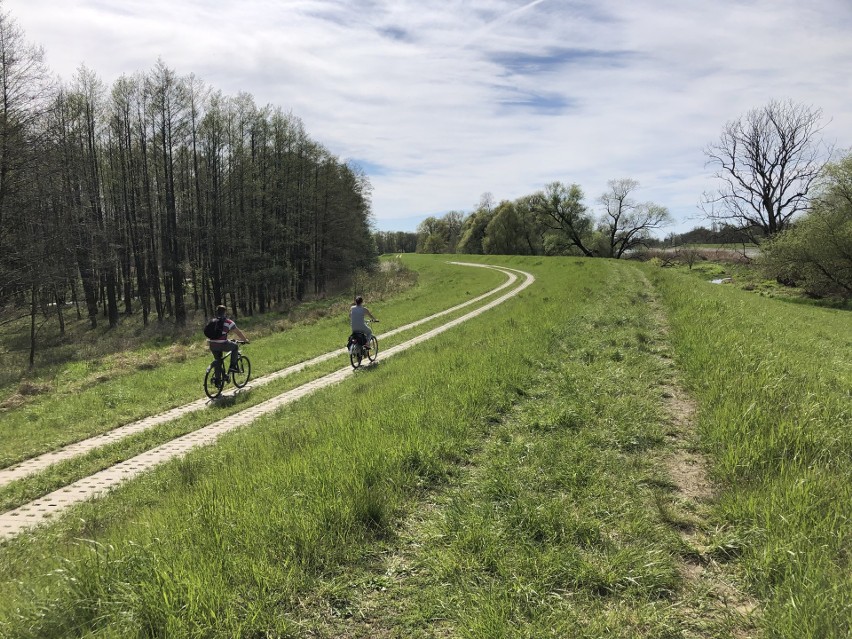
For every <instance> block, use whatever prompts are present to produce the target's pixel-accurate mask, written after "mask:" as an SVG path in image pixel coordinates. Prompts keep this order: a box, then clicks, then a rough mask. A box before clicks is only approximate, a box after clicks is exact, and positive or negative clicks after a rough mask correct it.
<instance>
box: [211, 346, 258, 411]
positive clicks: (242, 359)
mask: <svg viewBox="0 0 852 639" xmlns="http://www.w3.org/2000/svg"><path fill="white" fill-rule="evenodd" d="M247 343H248V342H244V341H237V344H241V345H242V344H247ZM217 355H219V357H214V359H213V361H212V362H210V365H209V366H208V367H207V372H206V373H205V374H204V394H205V395H207V397H209V398H210V399H216V398H217V397H219V396H220V395H221V394H222V389H223V388H225V384H227V383H228V382H233V384H234V386H236V387H237V388H242V387H243V386H245V385H246V384H248V381H249V378H251V361H249V358H248V357H246V356H245V355H243V354H242V353H241V352H240V351H232V352H230V353H228V354H227V355H223V354H222V353H217ZM234 356H236V358H237V362H236V367H237V368H238V369H239V371H236V372H229V369H230V366H229V367H228V368H225V357H230V358H231V359H230V362H231V364H233V361H234Z"/></svg>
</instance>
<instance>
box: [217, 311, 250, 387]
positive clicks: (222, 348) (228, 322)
mask: <svg viewBox="0 0 852 639" xmlns="http://www.w3.org/2000/svg"><path fill="white" fill-rule="evenodd" d="M227 310H228V309H227V308H225V307H224V306H222V305H221V304H220V305H219V306H217V307H216V317H217V318H218V320H219V324H220V326H221V327H222V334H221V335H220V336H219V337H218V338H216V339H208V340H207V345H208V346H209V347H210V352H211V353H213V356H214V357H215V358H216V361H217V362H219V366H220V370H221V366H222V360H223V358H224V355H222V353H230V354H231V365H230V367H229V369H228V372H229V373H235V372H236V373H238V372H239V370H240V369H239V368H237V353H239V350H240V345H239V344H237V343H236V342H235V341H233V340H230V339H228V333H230V332H231V331H233V332H234V334H235V335H236V336H237V337H239V338H240V339H241V340H242V341H244V342H246V343H248V338H247V337H246V336H245V335H244V334H243V332H242V331H241V330H240V329H239V328H237V324H236V322H234V320H232V319H230V318H229V317H227V316H226V315H225V312H226V311H227Z"/></svg>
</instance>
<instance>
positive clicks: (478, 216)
mask: <svg viewBox="0 0 852 639" xmlns="http://www.w3.org/2000/svg"><path fill="white" fill-rule="evenodd" d="M493 216H494V196H493V195H491V193H483V194H482V196H481V197H480V198H479V205H478V206H477V207H476V210H475V211H474V212H473V213H471V214H470V215H468V216H467V217H466V218H465V220H464V222H463V224H462V228H461V238H460V239H459V243H458V245H457V246H456V252H458V253H467V254H469V255H481V254H482V253H483V249H482V240H483V239H484V238H485V229H486V228H487V227H488V223H489V222H490V221H491V218H492V217H493Z"/></svg>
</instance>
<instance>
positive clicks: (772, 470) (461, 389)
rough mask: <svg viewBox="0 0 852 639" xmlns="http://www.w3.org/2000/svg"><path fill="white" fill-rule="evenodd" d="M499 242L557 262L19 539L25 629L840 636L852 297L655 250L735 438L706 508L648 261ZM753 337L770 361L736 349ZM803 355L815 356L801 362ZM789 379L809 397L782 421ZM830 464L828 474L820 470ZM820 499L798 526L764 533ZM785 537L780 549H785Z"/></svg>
mask: <svg viewBox="0 0 852 639" xmlns="http://www.w3.org/2000/svg"><path fill="white" fill-rule="evenodd" d="M427 262H428V260H423V262H421V263H422V264H425V263H427ZM499 263H505V264H507V265H517V266H518V267H519V268H527V269H529V270H532V271H534V272H535V273H536V276H537V277H538V281H537V283H536V285H534V286H533V287H532V288H530V289H528V290H527V291H525V292H524V293H522V295H521V296H520V298H519V299H517V300H512V301H509V302H507V303H506V304H504V305H503V306H501V307H498V308H497V309H494V310H493V311H491V312H489V313H488V314H487V315H485V316H482V317H480V318H477V319H475V320H472V321H471V322H468V323H467V324H465V325H463V326H461V327H458V328H457V329H454V330H453V331H451V332H449V333H447V334H445V336H442V337H441V338H440V339H439V341H438V343H437V344H435V345H432V344H430V345H429V346H424V347H421V348H417V349H415V350H413V351H409V352H406V353H403V354H401V355H399V356H397V357H395V358H393V359H389V360H387V361H383V362H381V365H380V366H378V367H375V368H373V369H371V370H369V372H366V371H365V374H361V375H357V376H353V379H352V380H350V381H347V382H345V383H344V384H342V385H340V386H338V387H335V388H332V389H327V390H324V391H321V392H319V393H317V394H316V395H314V396H312V397H310V398H307V399H305V400H303V401H300V402H298V403H297V404H294V405H292V406H290V407H288V408H286V409H284V410H282V411H279V412H278V413H277V414H275V415H271V416H267V417H265V418H262V419H261V420H259V422H258V423H257V424H256V425H255V426H254V427H253V428H251V429H246V430H245V431H242V432H239V433H234V434H232V435H230V436H228V437H226V438H225V439H224V441H223V442H222V443H221V445H219V446H217V447H215V448H211V449H208V450H203V451H198V452H196V453H193V454H192V455H190V456H189V457H187V458H186V459H184V460H180V461H175V462H173V463H170V464H168V465H166V466H165V467H163V468H161V469H159V470H158V471H156V472H154V473H152V474H151V475H150V476H149V477H148V478H146V479H144V480H142V481H136V482H133V483H131V484H128V485H127V486H125V487H123V488H121V489H120V490H118V491H116V493H115V494H114V495H113V496H111V497H110V498H109V499H103V500H99V501H97V502H95V503H93V504H89V505H86V506H84V507H81V508H79V509H78V510H77V511H76V513H77V517H76V518H75V520H74V521H68V522H65V524H64V525H63V526H61V527H56V528H55V529H53V530H52V531H47V532H44V533H42V534H41V535H39V536H36V537H33V538H32V539H18V540H15V541H13V542H11V543H7V544H5V545H4V546H3V547H2V550H0V582H3V583H5V584H6V585H4V586H2V590H0V601H2V602H4V603H3V604H0V619H2V620H3V623H4V626H2V628H3V630H4V632H6V633H7V634H9V636H13V637H25V636H38V637H52V636H74V635H82V634H86V633H89V634H88V635H87V636H93V637H94V636H100V637H110V636H116V637H118V636H122V637H124V636H156V635H165V636H222V637H232V636H265V635H264V633H267V632H268V633H269V636H279V635H280V636H304V635H306V634H308V633H309V632H310V633H313V634H314V635H319V636H336V635H340V634H342V633H346V634H348V635H349V636H364V637H366V636H376V635H379V636H381V635H385V636H398V637H411V636H434V635H436V634H442V633H445V634H449V635H455V636H469V637H494V636H506V637H511V636H518V637H522V636H544V635H551V634H553V635H555V636H587V637H613V636H623V637H635V636H648V637H651V636H654V637H661V636H671V637H679V636H690V633H691V636H706V637H720V636H734V634H735V633H737V632H742V631H747V630H748V629H749V628H750V625H751V624H752V623H757V624H760V625H761V626H763V627H764V628H766V629H767V630H769V633H768V634H770V635H772V636H789V637H793V636H797V637H799V636H814V637H816V636H843V635H832V634H825V633H823V634H819V633H820V630H821V629H823V628H829V629H834V630H836V629H838V628H839V629H841V630H842V628H843V627H844V626H843V623H844V622H845V623H846V624H848V611H849V607H848V605H849V604H848V602H849V591H850V588H849V582H848V577H846V576H845V574H843V572H842V561H843V557H845V554H844V553H845V550H844V548H845V547H844V543H846V542H845V540H844V539H843V537H842V535H840V534H838V533H839V532H842V531H843V530H848V524H845V520H844V519H843V517H845V516H846V514H848V513H847V512H846V511H845V510H844V509H845V508H847V506H846V504H849V503H850V502H849V499H848V487H849V477H848V474H844V473H848V471H845V470H843V469H842V468H840V467H841V465H842V464H841V463H840V462H841V461H842V460H843V459H846V460H848V457H849V442H848V436H846V435H845V434H843V433H842V431H840V430H838V428H837V427H836V426H835V425H834V424H832V423H828V422H831V420H834V421H838V422H841V423H840V424H839V425H841V426H842V421H843V420H844V419H845V420H847V422H848V417H849V415H848V410H849V408H848V400H849V395H848V393H849V390H848V389H849V383H848V382H849V369H848V362H849V361H850V358H849V355H850V353H849V349H850V346H849V343H848V338H847V339H846V341H845V343H844V344H843V345H842V346H841V347H840V348H838V347H836V346H835V348H834V349H833V350H832V353H829V352H828V351H829V350H831V349H828V348H827V347H826V346H825V344H824V342H825V341H827V340H826V339H825V337H826V335H830V336H831V337H832V338H833V339H835V341H836V339H837V336H838V335H841V337H842V336H843V330H844V328H845V329H846V330H847V333H846V335H848V320H846V317H845V316H844V315H842V314H839V313H831V312H828V311H815V310H814V309H804V308H798V307H792V306H787V305H783V304H781V303H779V302H775V301H771V300H765V299H761V298H758V297H753V298H746V297H740V296H741V295H743V294H741V293H738V292H736V291H730V289H721V288H713V287H710V286H709V285H708V286H706V287H701V286H700V285H699V286H698V287H696V285H695V283H694V282H693V281H691V280H687V279H685V278H683V277H679V276H677V275H673V274H667V273H663V272H654V271H652V270H651V269H647V272H648V273H649V274H650V275H651V276H652V277H653V278H654V280H655V282H656V284H657V286H658V287H659V290H661V291H662V292H663V294H664V299H665V302H666V304H667V305H668V306H669V307H670V308H671V309H672V314H671V323H672V332H671V337H672V340H673V342H674V344H675V346H676V353H677V359H678V361H679V362H681V363H682V365H683V366H684V367H685V372H686V376H687V379H688V382H689V383H690V385H691V387H693V388H694V389H695V393H696V395H697V397H698V399H699V402H700V407H699V413H698V415H699V425H700V433H701V436H702V442H704V444H705V445H706V446H707V450H708V451H709V452H710V453H711V455H712V456H713V458H714V459H715V460H718V463H717V465H716V466H714V468H715V469H716V473H717V476H718V478H719V480H720V488H721V489H722V491H721V493H720V494H721V500H720V502H719V505H718V507H717V508H716V509H715V510H708V509H707V504H701V503H697V504H696V503H687V502H686V501H684V500H682V499H680V498H679V497H678V494H677V491H676V486H675V485H674V484H673V483H672V482H671V480H670V479H669V478H668V476H667V474H666V471H665V465H664V459H665V458H666V456H667V455H668V454H669V453H670V452H671V449H672V448H673V447H675V446H682V445H683V444H684V442H675V441H672V440H673V438H674V434H675V432H676V429H675V428H673V426H672V423H671V419H670V418H669V417H668V416H667V415H666V413H665V410H664V405H665V397H666V395H667V393H666V391H665V389H666V388H667V387H668V386H669V385H671V384H673V383H675V382H676V381H677V374H676V372H675V371H674V370H673V369H672V367H671V365H670V361H671V360H669V359H668V356H669V354H670V353H669V347H668V343H667V337H666V335H665V334H662V333H661V332H660V330H659V309H658V308H657V307H656V305H655V304H654V303H652V302H653V300H654V290H653V289H652V288H651V287H650V286H649V284H648V281H647V279H646V278H645V277H644V276H643V274H642V271H640V270H639V269H637V268H636V267H635V266H633V265H630V264H621V263H613V262H609V261H604V260H591V261H586V260H573V259H568V260H562V259H552V260H531V259H518V258H515V259H511V258H504V259H501V260H499ZM767 313H769V314H773V313H774V314H776V315H778V316H782V315H784V316H786V317H787V318H788V319H787V323H786V324H785V323H784V321H783V320H777V321H778V323H779V324H780V326H778V327H776V328H777V329H778V330H777V331H776V332H775V333H774V334H773V335H772V336H771V338H770V339H765V340H764V339H763V338H762V337H761V335H762V333H759V332H757V331H754V330H752V329H750V328H749V326H751V324H750V322H754V321H755V318H756V317H760V315H761V314H767ZM788 313H794V314H795V315H796V316H795V317H792V316H790V315H788ZM731 317H734V318H735V320H736V321H733V323H732V320H731V319H730V318H731ZM723 319H724V321H722V320H723ZM791 319H792V321H794V322H797V323H798V326H797V327H795V328H790V327H789V322H790V321H791ZM716 320H719V321H718V324H717V325H713V321H716ZM844 320H845V321H846V323H844ZM696 326H698V327H700V330H695V328H694V327H696ZM817 326H819V327H822V328H821V329H820V330H823V331H826V333H824V334H821V333H819V332H818V331H816V328H815V327H817ZM717 327H718V329H719V330H718V333H717V332H716V329H717ZM740 327H745V329H744V330H742V331H740ZM782 328H783V329H784V330H782ZM723 329H727V330H723ZM800 341H802V342H804V343H805V344H807V346H808V347H809V351H808V352H802V351H801V350H800V346H802V345H803V344H800ZM738 349H739V350H738ZM751 349H755V351H754V352H755V353H758V352H759V353H761V354H762V358H761V359H759V360H756V359H752V360H750V361H751V364H752V366H751V367H749V366H744V365H742V364H738V366H739V368H737V367H736V366H735V365H737V362H741V361H742V360H741V358H740V357H739V356H740V355H743V354H748V353H751V352H752V350H751ZM814 353H816V354H818V355H821V356H827V357H821V358H820V359H819V360H816V361H815V360H814V359H811V360H808V357H809V355H811V356H812V355H813V354H814ZM841 358H845V359H841ZM747 361H748V360H747ZM758 361H761V362H768V363H764V364H762V365H760V364H758V363H757V362H758ZM807 361H810V362H811V364H810V365H809V366H805V365H804V364H805V363H806V362H807ZM844 362H846V363H847V364H845V365H846V368H843V365H844ZM832 364H837V365H838V366H837V368H834V369H833V368H832V366H831V365H832ZM796 366H801V373H802V375H804V377H800V376H799V375H794V376H792V377H790V376H785V375H783V374H780V373H782V372H784V371H787V372H789V368H790V367H794V368H795V367H796ZM779 367H780V368H779ZM733 372H737V373H739V374H740V379H739V380H738V382H737V383H736V384H735V389H734V391H732V392H730V393H728V392H727V391H724V390H722V389H725V388H726V387H725V386H724V380H725V379H726V378H728V380H727V381H728V387H730V386H731V384H730V379H729V377H730V375H731V373H733ZM788 379H790V381H791V383H793V384H800V383H805V385H806V387H807V388H808V389H809V393H811V394H808V392H804V393H797V392H793V391H794V389H793V388H787V386H786V383H787V380H788ZM767 382H771V384H770V389H771V390H772V393H769V394H768V397H767V393H766V392H765V390H766V388H765V387H766V385H767ZM758 391H761V392H758ZM785 391H786V392H785ZM773 393H775V394H773ZM813 393H818V397H819V401H817V402H816V404H817V405H818V407H819V408H814V403H815V402H814V396H813ZM779 397H783V398H785V409H786V410H785V413H784V415H789V414H792V415H793V417H792V418H791V419H792V420H793V421H792V422H791V421H789V420H788V421H786V422H783V423H784V424H785V429H783V430H782V429H779V428H778V427H777V423H776V422H775V421H773V419H774V418H775V417H777V416H778V413H776V412H773V411H774V410H776V406H777V404H778V403H779V402H778V398H779ZM759 398H763V399H759ZM752 404H754V406H752ZM749 406H752V408H751V409H750V410H749ZM797 410H798V411H799V414H798V416H799V417H802V415H803V414H804V416H806V417H807V418H808V419H807V420H806V422H807V425H808V427H809V428H808V429H807V432H808V433H813V435H812V436H811V437H810V438H809V437H807V436H805V434H803V433H802V430H803V429H802V428H801V427H798V429H797V424H798V423H799V421H798V420H797V419H796V415H797V413H796V411H797ZM791 411H792V413H791ZM844 411H845V412H844ZM743 416H745V418H743V419H740V418H741V417H743ZM847 425H848V424H847ZM722 426H726V427H727V428H728V430H727V431H725V430H722ZM743 426H747V430H742V428H743ZM738 428H739V429H740V430H737V429H738ZM847 430H848V429H847ZM754 432H757V433H763V434H764V435H765V438H764V441H763V446H759V445H758V446H755V440H756V439H758V438H756V437H751V436H749V435H750V433H754ZM780 442H783V443H784V446H782V447H781V448H779V447H778V446H779V443H780ZM772 443H774V444H775V446H774V447H771V446H769V444H772ZM767 446H769V450H768V451H767ZM780 452H783V453H784V455H783V456H782V459H783V460H784V461H783V462H782V463H778V461H777V460H776V455H777V454H779V453H780ZM817 453H818V454H817ZM806 458H807V459H808V460H809V461H808V462H807V463H805V465H804V466H802V465H801V464H800V463H799V462H802V463H804V462H805V461H806ZM794 461H795V462H796V463H793V462H794ZM823 466H825V467H827V468H828V469H830V470H831V471H832V472H830V473H826V474H825V475H824V477H823V479H824V482H823V483H818V482H816V480H813V476H814V473H816V470H815V469H816V468H817V467H823ZM803 469H805V470H807V471H808V472H807V473H806V475H807V477H806V480H805V481H802V472H804V470H803ZM831 477H833V478H834V482H833V483H831V482H828V479H830V478H831ZM734 480H735V481H734ZM812 480H813V481H812ZM759 487H762V488H763V490H758V488H759ZM817 487H819V490H820V491H821V492H820V493H819V494H820V496H821V497H822V498H825V497H827V496H828V495H833V496H834V499H833V502H834V503H828V504H827V503H824V502H825V499H823V501H821V502H819V503H820V504H821V506H822V507H823V510H822V511H820V512H824V511H825V509H826V508H828V509H829V510H831V508H833V509H834V510H833V514H829V515H826V516H824V517H822V518H821V519H819V518H816V519H815V518H814V513H815V512H816V509H813V508H809V507H806V504H805V503H803V502H802V500H801V493H802V491H808V490H812V489H815V488H817ZM791 500H792V501H791ZM797 504H798V513H799V514H798V515H796V516H793V517H792V518H790V521H791V522H795V524H794V523H791V524H790V525H791V526H793V525H795V526H796V527H795V528H794V529H789V530H787V529H784V530H782V531H781V532H780V534H776V533H775V532H774V529H772V530H770V527H769V526H766V527H762V525H763V524H765V522H766V521H772V522H773V524H774V518H776V517H777V516H778V515H779V508H780V507H785V508H786V507H792V508H793V510H794V511H796V506H797ZM758 513H759V514H758ZM780 514H783V515H786V514H787V513H786V512H781V513H780ZM761 518H763V519H761ZM755 521H758V522H759V523H760V524H761V525H755ZM825 522H829V524H830V525H828V526H825V525H824V524H825ZM844 526H845V527H844ZM782 528H784V527H783V526H782ZM686 529H694V531H695V532H696V533H698V534H697V535H696V536H695V537H691V538H692V539H694V538H698V537H700V536H702V535H703V537H704V539H705V541H706V543H702V544H693V543H690V542H689V541H687V539H690V538H686V537H684V535H683V532H684V530H686ZM79 538H85V539H88V540H90V541H86V542H80V541H79ZM791 540H792V544H793V545H792V547H791V543H790V542H791ZM815 541H818V542H819V543H820V544H823V546H822V547H819V546H813V545H812V543H806V542H815ZM781 542H783V543H781ZM826 544H829V546H828V547H826ZM790 550H792V551H794V554H793V555H790V554H789V552H787V551H790ZM795 553H798V554H795ZM784 554H786V555H787V557H788V558H785V561H784V563H781V562H779V563H778V564H777V565H775V564H772V566H774V567H775V570H768V569H767V565H766V563H765V562H764V563H761V559H765V558H767V557H769V558H774V559H775V560H776V561H777V560H778V558H779V557H781V556H783V555H784ZM809 556H810V557H812V558H816V559H817V560H816V561H810V562H809V561H808V557H809ZM789 557H791V558H789ZM820 558H823V560H819V559H820ZM715 562H722V565H721V566H720V567H717V570H718V571H720V572H721V573H723V574H724V573H725V571H728V573H729V574H727V575H726V577H727V578H728V579H730V580H734V581H736V579H738V578H740V579H743V580H744V582H745V583H746V584H748V586H749V588H750V589H751V590H752V591H753V592H755V593H758V594H759V595H760V596H761V598H762V599H763V600H764V601H765V602H766V605H767V607H768V609H769V611H771V612H772V613H773V614H771V615H769V614H765V615H756V616H755V620H754V621H749V620H744V619H742V618H741V617H740V616H739V615H738V614H737V610H736V609H735V608H734V607H733V606H731V607H723V606H720V604H719V601H718V599H719V597H720V590H719V588H715V587H714V586H713V585H712V582H711V583H710V585H708V582H703V581H697V580H695V579H692V578H690V577H689V575H690V574H691V573H690V571H689V570H686V569H685V568H687V567H688V566H694V565H695V564H697V563H704V564H707V565H709V564H714V563H715ZM781 566H784V570H778V568H779V567H781ZM808 566H810V568H808ZM725 592H726V593H727V595H728V596H729V595H730V594H731V591H730V588H728V589H727V590H726V591H725ZM791 593H792V597H793V598H792V599H791V598H790V596H791ZM826 593H828V594H826ZM790 601H793V602H794V604H795V605H790V603H789V602H790ZM776 611H779V612H780V613H783V614H776ZM844 615H846V616H845V617H844ZM819 624H825V625H822V626H820V625H819ZM846 628H848V625H847V626H846ZM834 630H832V631H834ZM801 631H806V632H801Z"/></svg>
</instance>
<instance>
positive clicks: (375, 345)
mask: <svg viewBox="0 0 852 639" xmlns="http://www.w3.org/2000/svg"><path fill="white" fill-rule="evenodd" d="M378 356H379V340H377V339H376V336H375V335H371V336H370V350H368V351H367V359H369V360H370V361H371V362H375V361H376V358H377V357H378Z"/></svg>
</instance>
